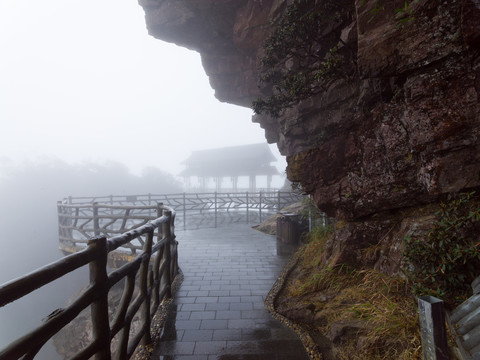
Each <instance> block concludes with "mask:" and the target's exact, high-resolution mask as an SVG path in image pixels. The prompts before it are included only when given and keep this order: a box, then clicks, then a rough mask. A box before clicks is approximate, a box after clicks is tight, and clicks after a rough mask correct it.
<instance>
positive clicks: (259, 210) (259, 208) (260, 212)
mask: <svg viewBox="0 0 480 360" xmlns="http://www.w3.org/2000/svg"><path fill="white" fill-rule="evenodd" d="M259 202H260V203H259V206H258V212H259V215H260V222H262V190H260V195H259Z"/></svg>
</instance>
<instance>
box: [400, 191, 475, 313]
mask: <svg viewBox="0 0 480 360" xmlns="http://www.w3.org/2000/svg"><path fill="white" fill-rule="evenodd" d="M436 215H437V216H438V220H436V221H435V223H434V224H433V226H432V228H431V229H430V231H428V232H427V233H426V234H425V235H423V236H419V237H406V238H405V250H404V256H405V259H406V261H407V262H408V263H409V268H408V271H407V274H408V275H409V278H410V280H411V281H412V282H413V290H414V291H415V293H416V294H417V295H433V296H436V297H439V298H442V299H443V300H444V301H445V302H446V303H447V304H448V305H454V304H456V303H459V302H461V301H463V300H464V299H466V298H467V297H468V296H469V295H470V293H471V288H470V283H471V282H472V281H473V279H474V278H475V277H476V276H478V275H479V273H480V251H479V250H480V248H479V246H480V242H479V234H480V232H479V231H480V203H479V201H478V199H477V198H475V197H474V192H472V193H463V194H460V195H459V196H458V198H456V199H454V200H451V201H448V202H446V203H441V204H440V211H439V212H438V213H437V214H436Z"/></svg>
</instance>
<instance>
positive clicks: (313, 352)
mask: <svg viewBox="0 0 480 360" xmlns="http://www.w3.org/2000/svg"><path fill="white" fill-rule="evenodd" d="M299 256H300V253H299V252H298V251H297V252H295V254H294V255H293V256H292V258H291V259H290V261H289V262H288V264H287V265H286V266H285V268H284V269H283V270H282V273H281V274H280V275H279V277H278V279H277V281H275V284H274V285H273V287H272V289H271V290H270V291H269V293H268V295H267V298H266V299H265V308H266V309H267V310H268V311H269V312H270V314H271V315H272V317H273V318H275V319H277V320H279V321H280V322H282V323H283V324H285V325H287V326H288V327H290V328H291V329H293V330H294V331H295V332H296V333H297V334H298V336H299V338H300V341H301V342H302V344H303V346H304V348H305V350H306V351H307V354H308V356H309V357H310V359H311V360H322V358H323V356H322V353H321V351H320V350H319V348H318V346H317V344H316V343H315V341H314V340H313V339H312V337H311V336H310V334H309V333H308V331H306V330H304V329H303V328H302V327H300V326H298V325H297V324H295V323H294V322H292V321H291V320H290V319H288V318H286V317H285V316H283V315H281V314H279V313H278V312H277V310H276V309H275V301H276V300H277V297H278V295H279V294H280V292H281V291H282V289H283V287H284V285H285V281H286V280H287V278H288V276H289V275H290V273H291V272H292V270H293V268H294V267H295V266H296V265H297V263H298V260H299Z"/></svg>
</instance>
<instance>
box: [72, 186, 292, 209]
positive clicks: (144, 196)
mask: <svg viewBox="0 0 480 360" xmlns="http://www.w3.org/2000/svg"><path fill="white" fill-rule="evenodd" d="M260 193H261V194H281V193H285V194H287V193H295V191H291V190H281V189H278V190H270V191H264V190H259V191H248V190H247V191H231V192H217V191H212V192H182V193H171V194H155V193H148V194H138V195H104V196H68V197H65V198H63V200H62V202H63V203H65V202H66V201H69V200H89V199H94V202H95V200H97V199H98V200H103V199H105V200H107V201H110V199H115V198H122V199H123V201H125V202H130V201H129V200H128V197H136V198H137V199H136V201H141V200H148V199H149V198H152V197H159V198H162V197H163V198H168V197H174V196H182V197H183V196H184V195H215V194H217V196H218V195H229V194H260ZM299 196H301V195H300V194H299ZM151 200H157V199H151ZM90 203H91V202H90ZM81 204H87V203H81ZM65 205H70V204H68V203H65Z"/></svg>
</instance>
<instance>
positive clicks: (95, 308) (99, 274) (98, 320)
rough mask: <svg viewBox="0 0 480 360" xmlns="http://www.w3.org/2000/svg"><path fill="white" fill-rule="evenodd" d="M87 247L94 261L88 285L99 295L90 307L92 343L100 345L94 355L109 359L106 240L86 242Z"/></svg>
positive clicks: (96, 239) (95, 239)
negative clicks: (92, 250) (91, 249)
mask: <svg viewBox="0 0 480 360" xmlns="http://www.w3.org/2000/svg"><path fill="white" fill-rule="evenodd" d="M87 244H88V247H89V248H93V249H95V250H94V251H95V253H96V256H95V260H93V261H92V262H90V264H89V269H90V285H91V286H93V287H94V288H95V289H96V292H97V293H99V296H98V299H97V300H96V301H94V302H93V303H92V305H91V317H92V332H93V339H94V340H93V341H95V342H98V343H99V344H100V345H101V349H102V350H100V351H99V352H97V354H96V355H95V359H96V360H109V359H110V324H109V319H108V289H109V286H108V275H107V255H108V250H107V239H106V238H105V237H99V238H94V239H91V240H88V243H87Z"/></svg>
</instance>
